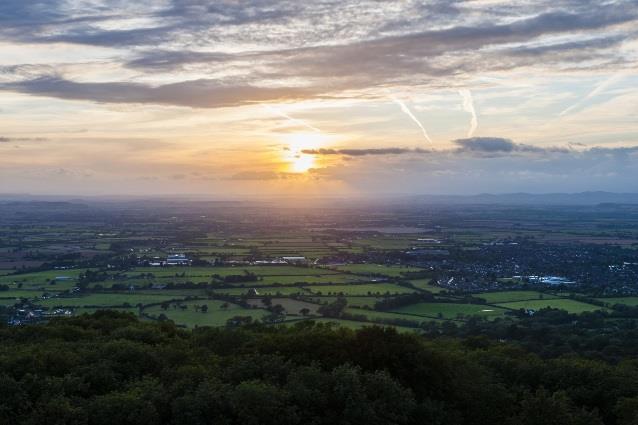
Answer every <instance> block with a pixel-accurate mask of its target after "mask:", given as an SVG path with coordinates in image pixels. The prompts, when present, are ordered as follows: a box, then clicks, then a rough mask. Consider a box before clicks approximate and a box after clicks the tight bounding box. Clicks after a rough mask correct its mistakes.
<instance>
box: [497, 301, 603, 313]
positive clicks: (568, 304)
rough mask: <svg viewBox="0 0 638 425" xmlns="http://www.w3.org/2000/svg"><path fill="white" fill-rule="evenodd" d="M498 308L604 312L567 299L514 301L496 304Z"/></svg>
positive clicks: (599, 308)
mask: <svg viewBox="0 0 638 425" xmlns="http://www.w3.org/2000/svg"><path fill="white" fill-rule="evenodd" d="M498 306H500V307H504V308H510V309H513V310H518V309H521V308H524V309H528V310H540V309H542V308H547V307H550V308H558V309H561V310H565V311H567V312H569V313H583V312H586V311H595V310H606V309H605V308H604V307H598V306H595V305H592V304H587V303H583V302H580V301H576V300H570V299H567V298H557V299H553V300H531V301H516V302H509V303H501V304H498Z"/></svg>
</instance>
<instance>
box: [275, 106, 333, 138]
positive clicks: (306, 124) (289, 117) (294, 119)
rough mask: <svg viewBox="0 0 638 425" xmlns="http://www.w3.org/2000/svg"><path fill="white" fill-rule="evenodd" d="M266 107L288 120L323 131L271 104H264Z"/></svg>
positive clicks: (319, 131) (318, 131)
mask: <svg viewBox="0 0 638 425" xmlns="http://www.w3.org/2000/svg"><path fill="white" fill-rule="evenodd" d="M263 106H264V108H266V109H268V111H270V112H272V113H273V114H276V115H279V116H280V117H283V118H286V119H287V120H289V121H291V122H293V123H295V124H297V125H301V126H303V127H306V128H309V129H310V130H312V131H315V132H317V133H321V130H319V129H318V128H317V127H313V126H312V125H310V124H308V123H307V122H305V121H303V120H300V119H297V118H293V117H291V116H290V115H288V114H286V113H285V112H283V111H281V110H279V109H277V108H275V107H273V106H270V105H263Z"/></svg>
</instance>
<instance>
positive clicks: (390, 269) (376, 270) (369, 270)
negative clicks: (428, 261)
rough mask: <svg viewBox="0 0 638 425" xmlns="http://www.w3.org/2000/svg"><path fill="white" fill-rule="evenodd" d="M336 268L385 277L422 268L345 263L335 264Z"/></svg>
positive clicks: (399, 275)
mask: <svg viewBox="0 0 638 425" xmlns="http://www.w3.org/2000/svg"><path fill="white" fill-rule="evenodd" d="M337 270H341V271H344V272H349V273H358V274H365V275H373V274H374V275H383V276H387V277H401V276H402V275H403V273H405V272H419V271H423V269H420V268H417V267H407V266H388V265H381V264H346V265H343V266H337Z"/></svg>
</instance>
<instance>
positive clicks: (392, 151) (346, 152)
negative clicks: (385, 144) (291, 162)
mask: <svg viewBox="0 0 638 425" xmlns="http://www.w3.org/2000/svg"><path fill="white" fill-rule="evenodd" d="M429 152H431V151H429V150H426V149H421V148H415V149H407V148H378V149H304V150H302V151H301V153H304V154H306V155H343V156H366V155H402V154H423V153H429Z"/></svg>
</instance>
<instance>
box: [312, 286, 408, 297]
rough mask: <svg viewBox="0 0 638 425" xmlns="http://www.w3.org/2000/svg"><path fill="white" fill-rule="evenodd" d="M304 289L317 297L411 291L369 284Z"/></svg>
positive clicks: (397, 287) (403, 288) (391, 293)
mask: <svg viewBox="0 0 638 425" xmlns="http://www.w3.org/2000/svg"><path fill="white" fill-rule="evenodd" d="M306 289H307V290H308V291H310V292H312V293H313V294H317V295H346V296H347V295H385V294H390V295H394V294H408V293H412V292H415V291H414V290H413V289H409V288H405V287H403V286H399V285H394V284H391V283H369V284H363V285H326V286H321V285H317V286H308V287H306Z"/></svg>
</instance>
